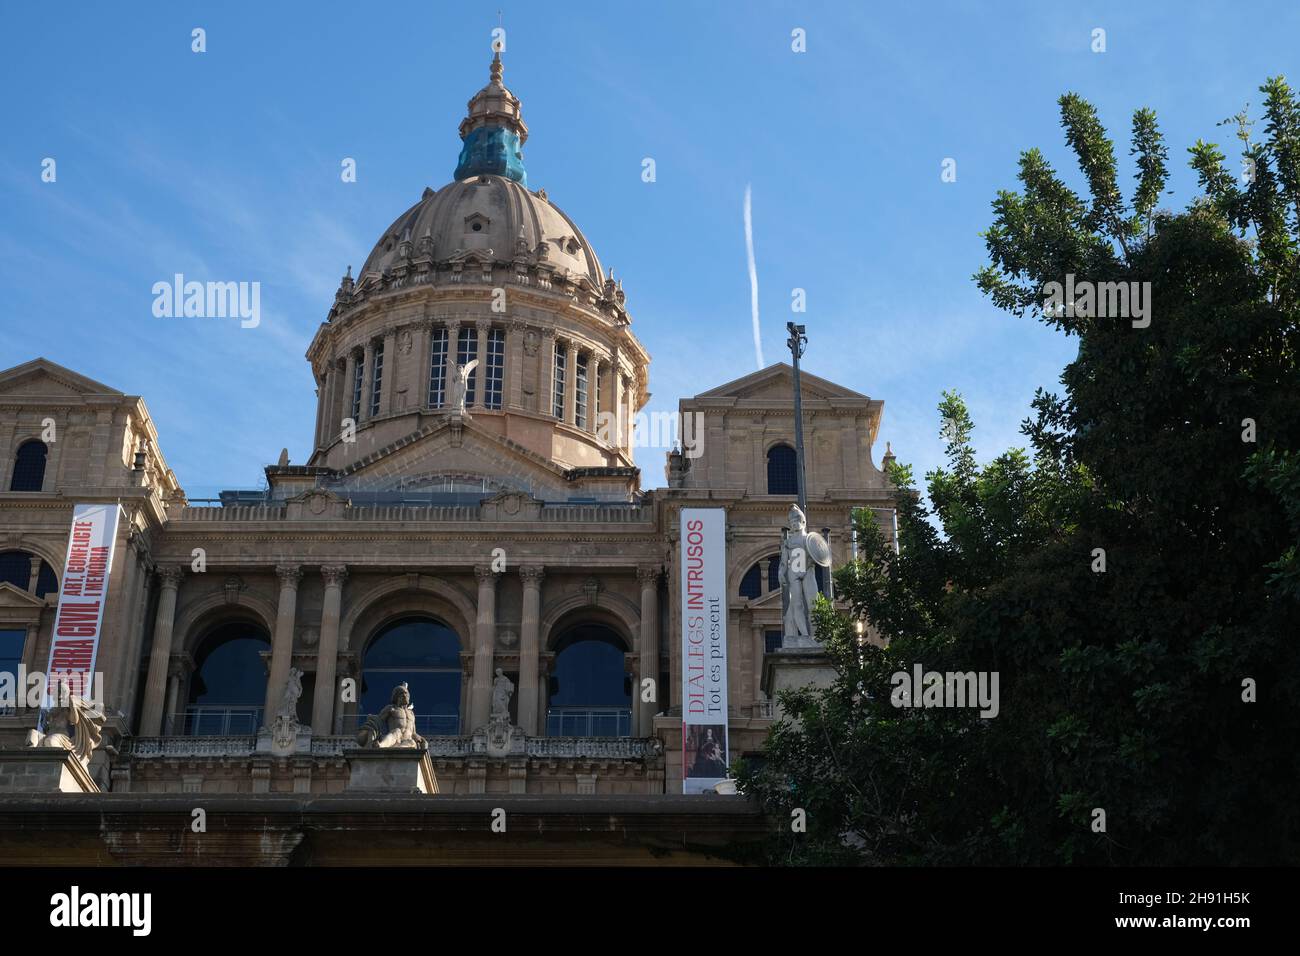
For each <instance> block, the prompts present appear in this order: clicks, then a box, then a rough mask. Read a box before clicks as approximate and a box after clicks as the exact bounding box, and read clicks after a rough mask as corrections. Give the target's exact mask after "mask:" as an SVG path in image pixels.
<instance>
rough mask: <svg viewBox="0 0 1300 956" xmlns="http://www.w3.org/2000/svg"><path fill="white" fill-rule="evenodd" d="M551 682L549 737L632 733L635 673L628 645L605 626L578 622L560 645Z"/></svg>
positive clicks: (547, 721) (557, 649)
mask: <svg viewBox="0 0 1300 956" xmlns="http://www.w3.org/2000/svg"><path fill="white" fill-rule="evenodd" d="M553 646H554V652H555V660H554V663H553V664H552V666H551V673H550V677H549V679H548V681H547V698H546V734H547V736H549V737H630V736H631V735H632V677H631V675H630V674H629V673H628V672H627V663H626V657H625V654H626V652H627V643H626V642H625V641H624V640H623V639H622V638H621V637H620V636H619V634H618V632H616V631H615V630H613V628H610V627H607V626H606V625H604V624H578V625H575V626H573V627H570V628H568V629H567V630H565V631H564V632H563V633H562V634H561V635H560V637H559V638H558V639H557V640H556V641H555V643H554V645H553Z"/></svg>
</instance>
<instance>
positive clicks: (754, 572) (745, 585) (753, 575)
mask: <svg viewBox="0 0 1300 956" xmlns="http://www.w3.org/2000/svg"><path fill="white" fill-rule="evenodd" d="M762 594H763V575H762V573H761V571H760V570H759V567H758V565H757V564H756V565H754V566H753V567H752V568H750V569H749V570H748V571H746V572H745V576H744V577H743V578H741V579H740V596H741V597H743V598H749V599H751V600H752V599H754V598H756V597H760V596H762Z"/></svg>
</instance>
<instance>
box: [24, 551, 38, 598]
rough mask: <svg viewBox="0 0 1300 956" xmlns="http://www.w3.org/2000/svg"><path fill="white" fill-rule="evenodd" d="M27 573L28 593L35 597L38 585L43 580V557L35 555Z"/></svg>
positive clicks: (29, 562)
mask: <svg viewBox="0 0 1300 956" xmlns="http://www.w3.org/2000/svg"><path fill="white" fill-rule="evenodd" d="M28 568H29V570H28V572H27V593H28V594H32V595H34V594H35V593H36V584H37V582H38V581H40V579H41V556H40V555H39V554H33V555H32V556H31V559H30V560H29V561H28Z"/></svg>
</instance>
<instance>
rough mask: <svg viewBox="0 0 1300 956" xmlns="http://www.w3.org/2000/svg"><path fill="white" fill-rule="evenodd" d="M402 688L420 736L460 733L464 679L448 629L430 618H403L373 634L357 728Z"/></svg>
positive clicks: (452, 634) (365, 656) (456, 644)
mask: <svg viewBox="0 0 1300 956" xmlns="http://www.w3.org/2000/svg"><path fill="white" fill-rule="evenodd" d="M401 683H405V684H406V685H407V689H408V690H409V692H410V695H411V706H412V707H414V708H415V729H416V730H417V731H418V732H419V733H420V734H421V735H422V736H425V737H429V736H455V735H456V734H459V733H460V725H461V689H462V684H463V674H462V671H461V663H460V637H459V636H458V635H457V634H456V632H455V631H454V630H452V628H450V627H448V626H447V625H446V624H445V623H443V622H442V621H440V620H438V619H437V618H433V617H403V618H400V619H398V620H396V621H391V622H389V623H388V624H385V625H384V626H383V627H381V628H380V629H379V630H378V631H376V632H375V636H374V638H373V639H371V641H370V643H369V644H367V645H366V649H365V653H364V654H363V655H362V661H361V686H360V692H359V694H358V708H357V709H358V715H357V718H356V723H357V725H358V726H360V724H362V723H364V722H365V719H366V717H367V716H368V715H370V714H378V713H379V712H380V711H381V710H383V709H384V708H385V707H387V706H388V704H389V702H390V701H391V700H392V696H393V688H394V687H396V686H397V685H398V684H401Z"/></svg>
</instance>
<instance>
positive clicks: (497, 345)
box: [483, 329, 506, 408]
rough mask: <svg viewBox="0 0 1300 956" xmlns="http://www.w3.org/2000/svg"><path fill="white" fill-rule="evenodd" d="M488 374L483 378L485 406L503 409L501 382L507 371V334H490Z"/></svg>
mask: <svg viewBox="0 0 1300 956" xmlns="http://www.w3.org/2000/svg"><path fill="white" fill-rule="evenodd" d="M487 344H488V349H487V351H488V354H487V372H486V374H485V376H484V378H483V404H484V405H486V406H487V407H488V408H500V407H501V381H502V378H503V377H504V373H505V369H506V333H505V330H504V329H493V330H492V331H491V332H489V333H488V343H487Z"/></svg>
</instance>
